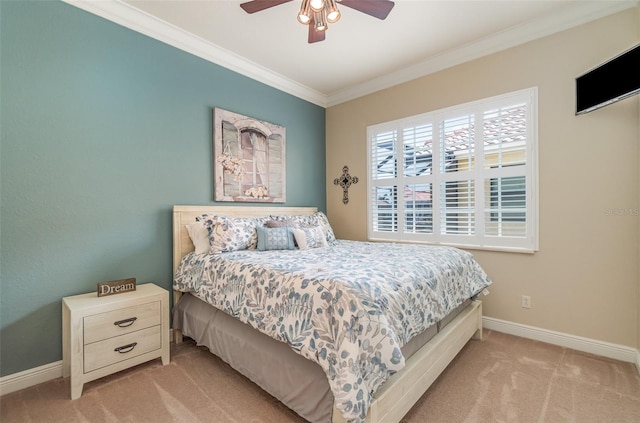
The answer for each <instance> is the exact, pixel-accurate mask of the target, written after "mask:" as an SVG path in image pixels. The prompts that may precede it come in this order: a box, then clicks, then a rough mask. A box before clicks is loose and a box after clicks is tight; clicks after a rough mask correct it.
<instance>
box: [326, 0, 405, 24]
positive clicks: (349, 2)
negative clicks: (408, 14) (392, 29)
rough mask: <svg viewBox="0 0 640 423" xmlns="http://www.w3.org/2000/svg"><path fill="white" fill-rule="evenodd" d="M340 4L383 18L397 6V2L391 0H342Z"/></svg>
mask: <svg viewBox="0 0 640 423" xmlns="http://www.w3.org/2000/svg"><path fill="white" fill-rule="evenodd" d="M338 4H340V5H344V6H347V7H350V8H352V9H355V10H357V11H359V12H362V13H366V14H367V15H370V16H373V17H375V18H378V19H383V20H384V19H386V18H387V16H389V12H391V9H393V6H395V3H394V2H392V1H389V0H342V1H339V3H338Z"/></svg>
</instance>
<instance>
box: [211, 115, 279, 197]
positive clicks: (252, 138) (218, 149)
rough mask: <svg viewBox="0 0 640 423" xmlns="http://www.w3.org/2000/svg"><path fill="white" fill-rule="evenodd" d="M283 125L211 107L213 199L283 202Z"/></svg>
mask: <svg viewBox="0 0 640 423" xmlns="http://www.w3.org/2000/svg"><path fill="white" fill-rule="evenodd" d="M285 147H286V128H285V127H284V126H280V125H277V124H273V123H269V122H265V121H261V120H258V119H255V118H252V117H248V116H244V115H241V114H239V113H234V112H230V111H228V110H224V109H220V108H214V109H213V163H214V191H215V193H214V200H215V201H232V202H250V203H284V202H286V160H285V159H286V155H285V152H286V148H285Z"/></svg>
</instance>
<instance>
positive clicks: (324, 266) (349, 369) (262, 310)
mask: <svg viewBox="0 0 640 423" xmlns="http://www.w3.org/2000/svg"><path fill="white" fill-rule="evenodd" d="M490 284H491V281H490V280H489V278H488V277H487V275H486V274H485V272H484V271H483V270H482V269H481V268H480V266H479V264H478V263H477V262H476V261H475V260H474V259H473V256H472V255H471V254H470V253H468V252H465V251H462V250H459V249H456V248H451V247H436V246H425V245H414V244H392V243H370V242H356V241H344V240H338V241H336V242H335V243H334V244H333V245H332V246H329V247H325V248H316V249H307V250H291V251H255V250H251V251H249V250H245V251H236V252H230V253H221V254H215V255H214V254H200V255H196V254H194V253H190V254H188V255H187V256H185V257H184V258H183V260H182V262H181V264H180V267H179V269H178V272H177V273H176V275H175V279H174V289H176V290H179V291H185V292H192V293H193V294H195V295H196V296H198V297H200V298H201V299H203V300H205V301H207V302H208V303H210V304H212V305H214V306H215V307H217V308H219V309H221V310H223V311H225V312H226V313H228V314H230V315H232V316H234V317H236V318H238V319H240V320H241V321H243V322H245V323H247V324H249V325H251V326H253V327H254V328H256V329H258V330H260V331H262V332H263V333H265V334H267V335H269V336H271V337H273V338H275V339H277V340H280V341H282V342H286V343H287V344H289V345H290V346H291V348H292V349H293V350H295V351H296V352H297V353H299V354H301V355H303V356H304V357H306V358H308V359H310V360H313V361H315V362H317V363H318V364H319V365H320V366H321V367H322V368H323V369H324V371H325V373H326V374H327V378H328V380H329V384H330V386H331V389H332V391H333V394H334V397H335V400H336V406H337V408H338V409H339V410H340V412H341V413H342V414H343V415H344V417H345V418H346V419H347V420H348V421H350V422H359V421H362V420H363V419H364V418H365V416H366V414H367V410H368V408H369V405H370V403H371V400H372V396H373V393H374V392H375V390H376V389H377V388H378V387H379V386H380V385H381V384H382V383H383V382H384V381H385V380H387V379H388V378H389V376H391V375H392V374H393V373H395V372H397V371H398V370H400V369H402V368H403V367H404V357H403V356H402V353H401V352H400V347H402V346H403V345H404V344H406V343H407V342H408V341H409V340H411V338H413V336H414V335H416V334H418V333H420V332H422V331H424V330H425V329H426V328H428V327H429V326H431V325H433V324H434V323H436V322H438V321H439V320H441V319H442V318H443V317H444V316H446V314H447V313H449V312H450V311H451V310H453V309H454V308H455V307H457V306H458V305H460V304H461V303H462V302H463V301H465V300H466V299H468V298H469V297H471V296H473V295H474V294H477V293H479V292H480V291H482V290H483V289H484V288H485V287H486V286H488V285H490Z"/></svg>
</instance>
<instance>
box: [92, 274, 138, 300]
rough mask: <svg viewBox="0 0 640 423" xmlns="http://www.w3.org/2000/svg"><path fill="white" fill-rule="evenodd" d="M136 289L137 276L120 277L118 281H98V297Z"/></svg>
mask: <svg viewBox="0 0 640 423" xmlns="http://www.w3.org/2000/svg"><path fill="white" fill-rule="evenodd" d="M135 290H136V278H129V279H120V280H118V281H109V282H98V297H105V296H107V295H113V294H122V293H123V292H131V291H135Z"/></svg>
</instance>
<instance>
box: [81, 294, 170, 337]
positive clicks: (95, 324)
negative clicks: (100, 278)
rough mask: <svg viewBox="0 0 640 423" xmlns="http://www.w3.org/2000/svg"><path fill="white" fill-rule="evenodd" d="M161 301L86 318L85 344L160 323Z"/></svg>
mask: <svg viewBox="0 0 640 423" xmlns="http://www.w3.org/2000/svg"><path fill="white" fill-rule="evenodd" d="M160 316H161V313H160V301H153V302H150V303H146V304H140V305H137V306H134V307H126V308H121V309H118V310H113V311H109V312H106V313H100V314H94V315H92V316H86V317H85V318H84V344H85V345H87V344H91V343H93V342H97V341H102V340H104V339H109V338H113V337H114V336H119V335H124V334H127V333H131V332H135V331H138V330H140V329H145V328H148V327H151V326H156V325H159V324H160Z"/></svg>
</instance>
